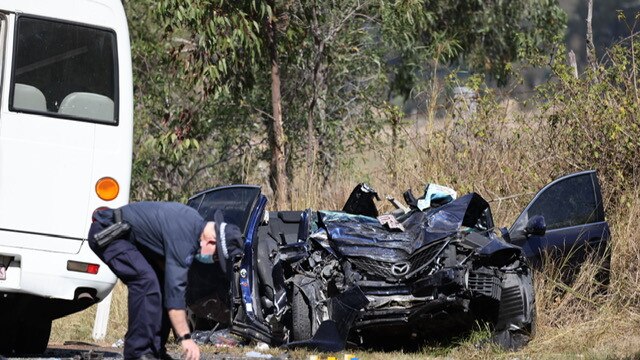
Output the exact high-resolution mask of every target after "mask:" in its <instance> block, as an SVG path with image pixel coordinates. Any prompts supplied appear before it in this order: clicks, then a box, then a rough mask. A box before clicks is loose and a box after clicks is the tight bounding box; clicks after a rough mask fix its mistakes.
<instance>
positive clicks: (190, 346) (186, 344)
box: [180, 339, 200, 360]
mask: <svg viewBox="0 0 640 360" xmlns="http://www.w3.org/2000/svg"><path fill="white" fill-rule="evenodd" d="M180 345H181V346H182V360H200V349H199V348H198V345H197V344H196V342H195V341H193V340H191V339H186V340H182V341H181V342H180Z"/></svg>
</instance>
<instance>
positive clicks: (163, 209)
mask: <svg viewBox="0 0 640 360" xmlns="http://www.w3.org/2000/svg"><path fill="white" fill-rule="evenodd" d="M121 209H122V219H123V220H124V221H125V222H127V223H129V224H130V225H131V236H130V240H131V241H133V243H134V244H136V245H137V246H143V247H145V248H147V249H149V250H150V251H151V252H154V253H156V254H158V255H160V256H162V257H164V259H165V263H164V265H165V272H164V303H165V305H164V306H165V307H166V308H167V309H185V308H186V303H185V292H186V287H187V273H188V271H189V267H190V266H191V262H192V260H193V256H194V255H195V254H196V253H197V252H198V251H199V249H200V235H201V234H202V230H203V229H204V226H205V221H204V220H203V219H202V217H201V216H200V214H198V212H197V211H196V210H195V209H193V208H191V207H189V206H186V205H184V204H180V203H172V202H137V203H131V204H128V205H125V206H123V207H122V208H121Z"/></svg>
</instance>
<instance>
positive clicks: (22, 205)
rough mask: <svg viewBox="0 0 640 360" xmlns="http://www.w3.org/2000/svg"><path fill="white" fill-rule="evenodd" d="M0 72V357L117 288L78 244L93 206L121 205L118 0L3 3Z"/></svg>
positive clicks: (126, 119)
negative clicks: (60, 318) (53, 321)
mask: <svg viewBox="0 0 640 360" xmlns="http://www.w3.org/2000/svg"><path fill="white" fill-rule="evenodd" d="M0 71H1V73H0V354H4V355H12V354H19V353H37V352H41V351H44V350H45V349H46V346H47V343H48V340H49V335H50V332H51V322H52V320H54V319H56V318H59V317H62V316H65V315H68V314H71V313H74V312H77V311H80V310H83V309H85V308H87V307H88V306H90V305H92V304H94V303H96V302H98V301H101V300H102V299H104V298H105V297H106V296H107V295H108V294H109V293H110V291H111V289H112V288H113V286H114V284H115V281H116V278H115V276H114V275H113V273H112V272H111V271H110V270H109V269H108V267H107V266H106V265H105V264H104V263H102V262H100V260H99V259H98V258H97V257H96V256H95V255H94V254H93V252H92V251H91V249H90V248H89V246H88V243H87V241H86V237H87V232H88V229H89V226H90V222H91V221H90V219H91V214H92V213H93V211H94V210H95V209H96V208H99V207H103V206H108V207H118V206H121V205H124V204H125V203H127V201H128V199H129V186H130V177H131V152H132V133H133V105H132V104H133V94H132V92H133V85H132V70H131V55H130V44H129V33H128V30H127V22H126V17H125V13H124V10H123V7H122V4H121V2H120V0H55V1H52V0H2V1H0Z"/></svg>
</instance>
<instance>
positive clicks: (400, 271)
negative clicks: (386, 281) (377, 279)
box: [391, 261, 411, 276]
mask: <svg viewBox="0 0 640 360" xmlns="http://www.w3.org/2000/svg"><path fill="white" fill-rule="evenodd" d="M410 268H411V264H409V263H408V262H406V261H403V262H399V263H395V264H393V265H391V273H392V274H393V275H394V276H403V275H407V273H408V272H409V269H410Z"/></svg>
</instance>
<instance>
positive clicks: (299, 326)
mask: <svg viewBox="0 0 640 360" xmlns="http://www.w3.org/2000/svg"><path fill="white" fill-rule="evenodd" d="M291 316H292V326H291V327H292V329H291V330H292V333H293V340H295V341H298V340H307V339H310V338H311V336H312V335H313V334H312V328H311V325H312V323H313V318H312V314H311V306H310V304H309V299H307V297H306V296H305V295H304V292H302V290H301V289H300V288H299V287H298V286H294V287H293V299H292V303H291Z"/></svg>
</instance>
